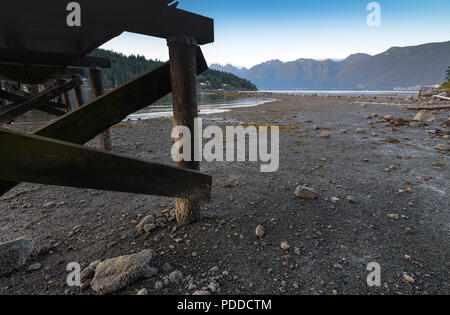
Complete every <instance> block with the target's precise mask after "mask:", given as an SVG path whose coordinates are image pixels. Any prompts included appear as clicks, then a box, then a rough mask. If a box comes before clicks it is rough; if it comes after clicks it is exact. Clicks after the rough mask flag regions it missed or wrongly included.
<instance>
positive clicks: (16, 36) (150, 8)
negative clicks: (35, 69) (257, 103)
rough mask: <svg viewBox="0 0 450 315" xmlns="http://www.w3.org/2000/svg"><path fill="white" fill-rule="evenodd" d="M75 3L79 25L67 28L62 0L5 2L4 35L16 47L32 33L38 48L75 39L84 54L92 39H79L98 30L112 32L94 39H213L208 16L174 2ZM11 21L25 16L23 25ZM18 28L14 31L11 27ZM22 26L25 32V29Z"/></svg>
mask: <svg viewBox="0 0 450 315" xmlns="http://www.w3.org/2000/svg"><path fill="white" fill-rule="evenodd" d="M77 2H78V3H79V4H80V6H81V9H82V23H81V26H80V27H67V24H66V20H65V16H66V14H67V13H65V10H64V9H65V6H64V5H63V6H61V0H40V1H16V3H15V2H14V1H10V2H8V7H9V10H1V11H0V18H1V17H2V13H3V15H4V16H3V17H4V19H6V21H5V26H9V27H10V31H8V32H6V33H11V34H10V35H9V36H8V38H10V40H9V41H12V42H13V43H14V44H15V45H17V46H19V47H20V44H24V42H25V43H28V42H29V41H30V37H31V38H33V37H32V36H33V35H35V37H36V36H40V38H43V40H46V41H47V42H45V43H46V44H47V46H43V47H42V48H41V47H36V48H40V49H39V50H42V51H44V50H45V49H52V48H53V49H63V48H61V45H60V46H58V45H56V44H55V41H56V40H57V39H58V40H59V41H60V42H61V41H63V42H64V41H69V42H70V40H72V41H73V42H74V43H75V42H76V43H77V44H78V45H79V46H80V47H79V48H80V50H79V51H80V52H81V53H82V54H87V53H89V52H90V51H85V48H86V44H87V45H88V46H89V47H90V48H92V45H91V44H92V43H90V41H92V39H91V40H90V41H89V42H88V43H84V42H83V38H89V36H90V35H91V34H96V33H97V32H101V31H103V32H104V31H108V32H111V34H112V37H106V38H104V36H100V37H99V38H98V39H100V38H101V39H103V40H104V42H106V41H108V40H109V39H111V38H113V37H114V36H116V35H117V34H120V33H122V32H125V31H128V32H132V33H139V34H143V35H149V36H154V37H160V38H169V37H173V36H181V35H187V36H192V37H194V38H196V39H197V41H198V43H199V44H201V45H203V44H207V43H211V42H213V41H214V21H213V20H212V19H210V18H207V17H204V16H201V15H198V14H194V13H191V12H187V11H183V10H180V9H177V8H175V7H168V6H166V4H161V3H159V2H157V1H155V0H152V1H142V0H128V1H126V3H124V2H121V1H111V0H96V1H92V0H77ZM36 17H39V19H38V18H36ZM8 19H9V20H8ZM16 21H26V25H23V24H25V23H22V24H19V23H20V22H16ZM0 23H1V20H0ZM17 28H18V30H16V29H17ZM3 29H6V27H4V28H3ZM23 29H25V30H27V31H28V32H24V31H23ZM49 30H51V32H50V31H49ZM1 31H2V28H0V33H1ZM45 35H47V36H45ZM21 37H22V38H21ZM94 38H96V37H94ZM56 42H57V41H56ZM104 42H102V43H98V42H97V43H96V44H97V46H96V47H99V46H101V44H103V43H104ZM32 44H34V45H36V46H37V45H38V44H36V43H32ZM42 44H44V41H43V42H42ZM71 44H72V43H71ZM23 46H25V47H27V46H26V45H23ZM28 46H30V45H28ZM66 46H67V49H73V48H72V47H70V46H69V45H66ZM74 46H75V45H74ZM75 47H77V46H75ZM77 48H78V47H77ZM35 50H38V49H35ZM91 50H92V49H91ZM50 51H51V50H50ZM92 66H93V67H94V66H96V65H92Z"/></svg>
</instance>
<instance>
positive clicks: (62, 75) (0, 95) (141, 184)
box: [0, 0, 214, 225]
mask: <svg viewBox="0 0 450 315" xmlns="http://www.w3.org/2000/svg"><path fill="white" fill-rule="evenodd" d="M77 2H78V3H80V7H81V21H82V23H81V26H79V27H78V26H75V27H70V26H68V25H67V23H66V16H67V14H68V13H69V12H67V11H66V6H67V4H68V3H65V1H61V0H42V1H20V0H19V1H11V2H8V4H6V7H5V8H2V10H1V11H0V77H2V78H4V79H6V80H8V81H14V82H17V83H20V84H34V85H36V84H40V85H43V84H47V86H48V88H47V89H45V90H44V91H41V92H39V91H38V92H37V93H32V92H30V93H25V92H24V91H20V92H17V91H15V92H14V91H11V90H8V89H6V88H5V87H4V86H2V87H1V88H0V99H2V100H3V101H2V102H0V106H1V107H0V124H4V123H8V122H11V121H13V120H14V119H15V118H17V117H18V116H20V115H22V114H24V113H26V112H28V111H30V110H39V111H43V112H46V113H49V114H52V115H55V116H59V117H60V118H58V119H56V120H55V121H53V122H51V123H50V124H48V125H47V126H44V127H42V128H40V129H39V130H36V131H35V132H33V133H32V134H24V133H20V132H15V131H12V130H10V129H6V128H2V127H0V194H4V193H6V192H7V191H8V190H10V189H11V188H13V187H14V186H15V185H17V184H18V183H20V182H30V183H38V184H46V185H58V186H68V187H77V188H90V189H99V190H108V191H119V192H129V193H136V194H149V195H158V196H167V197H177V202H176V204H177V207H176V210H177V221H178V224H179V225H185V224H190V223H193V222H195V221H196V220H198V217H199V213H200V206H199V201H202V200H209V199H210V197H211V185H212V178H211V176H209V175H207V174H203V173H200V167H199V163H197V162H186V163H185V162H182V163H179V164H178V165H176V166H169V165H163V164H159V163H149V162H146V161H142V160H138V159H135V158H132V157H126V156H120V155H117V154H114V153H112V152H110V151H111V150H112V143H111V138H110V134H109V128H110V127H112V126H114V125H115V124H117V123H119V122H120V121H122V120H123V119H124V118H126V117H127V116H128V115H130V114H132V113H134V112H136V111H138V110H140V109H143V108H145V107H147V106H149V105H151V104H153V103H154V102H155V101H157V100H159V99H160V98H162V97H164V96H166V95H167V94H169V93H170V92H173V102H174V125H175V126H177V125H181V124H183V125H185V126H187V127H189V128H192V129H191V132H194V130H193V122H194V118H195V117H197V92H196V89H197V84H196V76H197V75H198V74H200V73H202V72H204V71H205V70H206V69H207V64H206V61H205V59H204V56H203V54H202V51H201V49H200V46H199V45H203V44H207V43H211V42H213V41H214V23H213V20H212V19H210V18H207V17H203V16H200V15H197V14H194V13H190V12H186V11H183V10H180V9H177V8H176V4H174V5H169V3H172V2H173V1H167V0H153V1H138V0H128V1H124V2H122V1H120V2H119V1H106V0H96V1H89V0H81V1H77ZM126 31H127V32H134V33H138V34H142V35H148V36H155V37H160V38H165V39H167V43H168V47H169V53H170V60H169V62H167V63H165V64H163V65H161V66H159V67H158V68H156V69H153V70H151V71H149V72H147V73H145V74H143V75H141V76H139V77H137V78H135V79H133V80H131V81H130V82H127V83H125V84H123V85H122V86H119V87H117V88H116V89H114V90H112V91H110V92H108V93H104V89H103V83H102V72H101V71H102V69H104V68H108V67H110V66H111V64H110V61H109V60H107V59H103V58H98V57H91V56H89V53H90V52H92V50H94V49H96V48H98V47H100V46H101V45H103V44H104V43H106V42H107V41H109V40H110V39H112V38H114V37H116V36H118V35H120V34H121V33H123V32H126ZM74 67H81V68H88V69H89V74H90V79H91V86H92V91H93V96H94V99H93V100H92V101H91V102H89V103H87V104H85V103H84V98H83V95H82V93H81V85H82V80H81V79H80V77H79V72H80V70H79V69H78V68H74ZM51 82H53V83H51ZM52 84H53V86H52ZM34 90H36V89H34ZM37 90H39V89H37ZM72 90H73V91H74V93H75V96H76V100H77V106H78V108H77V109H75V110H73V111H70V109H71V108H72V106H71V103H70V99H69V96H68V92H69V91H72ZM167 132H168V133H169V132H170V130H168V131H167ZM98 135H100V149H101V150H94V149H91V148H87V147H84V146H83V145H84V144H85V143H86V142H88V141H90V140H92V139H93V138H95V137H97V136H98Z"/></svg>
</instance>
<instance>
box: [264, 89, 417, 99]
mask: <svg viewBox="0 0 450 315" xmlns="http://www.w3.org/2000/svg"><path fill="white" fill-rule="evenodd" d="M264 92H266V93H280V94H290V95H344V96H360V95H361V96H392V97H408V96H412V97H414V98H418V97H419V90H390V91H335V90H332V91H312V90H306V91H296V90H293V91H258V92H256V93H264Z"/></svg>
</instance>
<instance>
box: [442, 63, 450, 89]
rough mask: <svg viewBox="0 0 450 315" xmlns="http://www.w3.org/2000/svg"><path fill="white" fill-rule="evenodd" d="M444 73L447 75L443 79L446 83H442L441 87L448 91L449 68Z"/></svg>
mask: <svg viewBox="0 0 450 315" xmlns="http://www.w3.org/2000/svg"><path fill="white" fill-rule="evenodd" d="M446 73H447V76H446V78H445V81H446V82H444V84H442V87H443V88H444V89H450V67H448V68H447V71H446Z"/></svg>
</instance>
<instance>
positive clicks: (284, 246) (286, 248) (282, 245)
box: [280, 242, 291, 251]
mask: <svg viewBox="0 0 450 315" xmlns="http://www.w3.org/2000/svg"><path fill="white" fill-rule="evenodd" d="M280 247H281V249H282V250H285V251H288V250H289V249H290V248H291V246H290V245H289V244H288V243H287V242H282V243H281V244H280Z"/></svg>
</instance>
